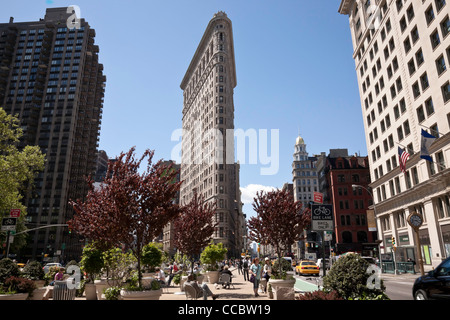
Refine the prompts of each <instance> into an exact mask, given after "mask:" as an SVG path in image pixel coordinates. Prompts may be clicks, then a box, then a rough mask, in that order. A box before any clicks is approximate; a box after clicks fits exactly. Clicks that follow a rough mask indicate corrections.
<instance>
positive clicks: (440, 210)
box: [380, 195, 450, 231]
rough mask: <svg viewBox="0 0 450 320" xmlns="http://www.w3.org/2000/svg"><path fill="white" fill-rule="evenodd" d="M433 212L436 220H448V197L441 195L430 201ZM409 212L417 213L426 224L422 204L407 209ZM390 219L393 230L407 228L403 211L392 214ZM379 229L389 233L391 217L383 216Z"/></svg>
mask: <svg viewBox="0 0 450 320" xmlns="http://www.w3.org/2000/svg"><path fill="white" fill-rule="evenodd" d="M432 203H433V208H434V211H435V212H436V213H437V218H438V219H445V218H450V199H449V196H448V195H442V196H439V197H436V198H434V199H432ZM409 212H417V213H419V214H420V215H421V216H422V217H423V219H424V222H425V223H426V222H427V219H426V214H425V209H424V205H423V204H422V203H419V204H415V205H413V206H412V207H410V208H409ZM391 215H392V218H393V221H394V224H395V226H394V229H398V228H405V227H407V226H408V223H407V222H406V219H407V214H406V213H405V211H403V210H402V211H399V212H393V213H392V214H391ZM380 224H381V229H382V230H383V231H389V230H391V229H392V226H391V217H390V215H386V216H383V217H382V218H381V220H380Z"/></svg>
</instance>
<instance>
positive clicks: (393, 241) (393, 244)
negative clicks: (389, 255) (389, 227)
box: [392, 237, 395, 247]
mask: <svg viewBox="0 0 450 320" xmlns="http://www.w3.org/2000/svg"><path fill="white" fill-rule="evenodd" d="M392 246H393V247H395V237H392Z"/></svg>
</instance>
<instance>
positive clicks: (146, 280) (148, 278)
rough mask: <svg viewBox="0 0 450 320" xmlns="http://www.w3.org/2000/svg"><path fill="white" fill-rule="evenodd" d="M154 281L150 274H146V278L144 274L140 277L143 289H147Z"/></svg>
mask: <svg viewBox="0 0 450 320" xmlns="http://www.w3.org/2000/svg"><path fill="white" fill-rule="evenodd" d="M154 279H155V278H154V277H152V276H151V275H150V274H148V276H147V275H146V274H145V273H144V274H143V275H142V286H143V287H149V286H150V285H151V283H152V281H153V280H154Z"/></svg>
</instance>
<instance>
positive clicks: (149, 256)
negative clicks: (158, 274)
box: [142, 242, 163, 271]
mask: <svg viewBox="0 0 450 320" xmlns="http://www.w3.org/2000/svg"><path fill="white" fill-rule="evenodd" d="M159 247H160V246H159V244H156V243H153V242H150V243H148V244H147V245H145V246H144V248H142V264H143V265H144V266H147V268H148V269H149V270H150V271H155V267H157V266H159V265H160V264H161V262H162V258H163V251H162V250H161V249H160V248H159Z"/></svg>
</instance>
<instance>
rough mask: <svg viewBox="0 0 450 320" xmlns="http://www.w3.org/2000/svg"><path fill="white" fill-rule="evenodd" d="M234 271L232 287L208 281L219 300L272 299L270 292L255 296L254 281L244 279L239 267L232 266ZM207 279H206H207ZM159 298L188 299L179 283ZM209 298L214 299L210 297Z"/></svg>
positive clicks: (164, 291)
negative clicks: (226, 287)
mask: <svg viewBox="0 0 450 320" xmlns="http://www.w3.org/2000/svg"><path fill="white" fill-rule="evenodd" d="M230 271H231V272H232V273H233V281H232V283H233V285H234V287H233V285H231V286H230V289H223V288H222V286H217V287H216V286H214V284H211V283H209V282H206V283H207V285H208V287H209V289H211V291H212V293H213V294H217V295H218V296H219V298H218V299H217V300H270V299H269V296H268V294H265V293H264V292H259V297H255V293H254V291H253V283H251V282H250V281H244V276H243V275H242V274H239V273H238V270H237V269H233V268H231V269H230ZM205 281H206V280H205ZM159 300H186V295H185V294H184V292H183V293H182V292H181V290H180V286H179V285H173V284H172V286H171V287H169V288H168V289H164V290H163V294H162V295H161V297H160V299H159ZM208 300H212V298H211V297H208Z"/></svg>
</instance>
